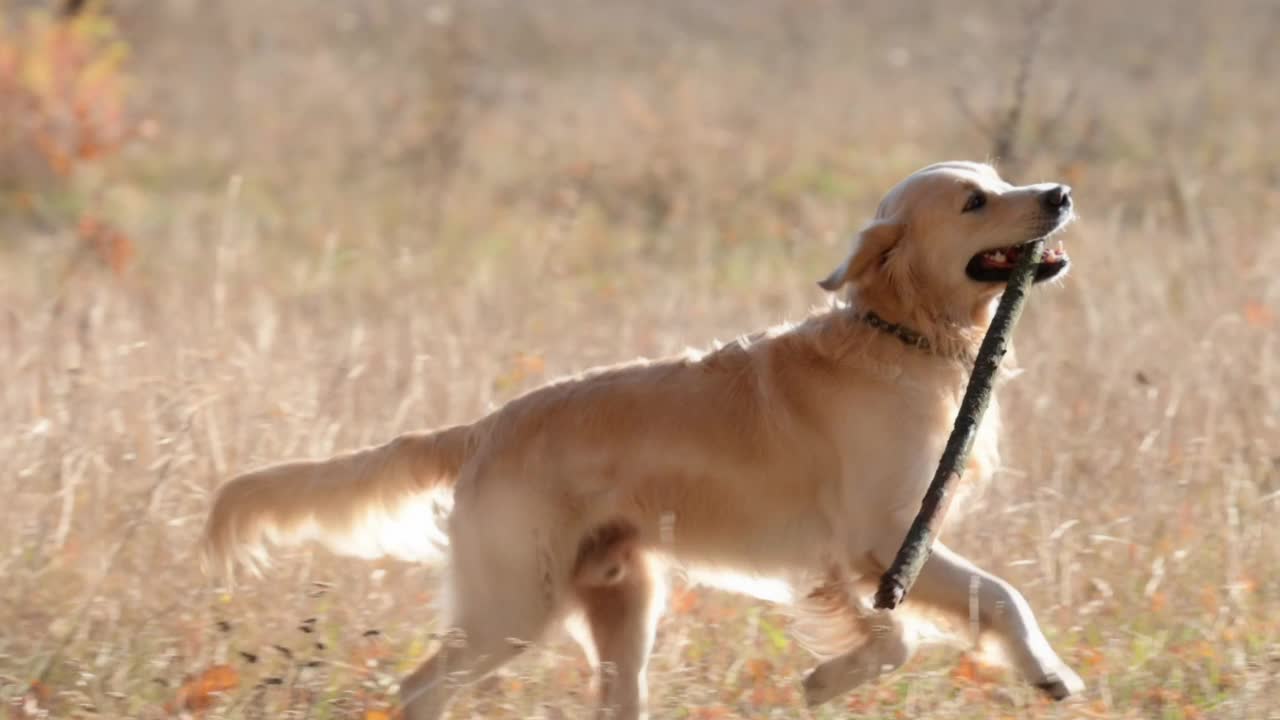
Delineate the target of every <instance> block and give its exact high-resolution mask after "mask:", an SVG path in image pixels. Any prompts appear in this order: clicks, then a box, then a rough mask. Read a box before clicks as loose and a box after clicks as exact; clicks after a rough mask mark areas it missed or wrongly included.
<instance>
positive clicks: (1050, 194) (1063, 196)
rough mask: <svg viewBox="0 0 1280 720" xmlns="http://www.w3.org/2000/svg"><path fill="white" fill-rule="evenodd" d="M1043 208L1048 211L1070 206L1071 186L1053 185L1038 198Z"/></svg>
mask: <svg viewBox="0 0 1280 720" xmlns="http://www.w3.org/2000/svg"><path fill="white" fill-rule="evenodd" d="M1040 198H1041V200H1042V201H1043V202H1044V205H1045V207H1047V208H1049V209H1050V210H1061V209H1062V208H1065V207H1067V206H1069V205H1071V186H1070V185H1054V186H1053V187H1051V188H1049V189H1048V190H1045V191H1044V194H1043V195H1041V196H1040Z"/></svg>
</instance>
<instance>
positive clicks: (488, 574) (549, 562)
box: [400, 503, 569, 720]
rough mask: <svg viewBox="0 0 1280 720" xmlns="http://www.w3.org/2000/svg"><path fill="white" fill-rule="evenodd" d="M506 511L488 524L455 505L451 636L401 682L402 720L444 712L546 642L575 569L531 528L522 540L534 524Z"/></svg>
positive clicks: (432, 719) (432, 718)
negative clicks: (559, 561) (468, 689)
mask: <svg viewBox="0 0 1280 720" xmlns="http://www.w3.org/2000/svg"><path fill="white" fill-rule="evenodd" d="M502 510H503V508H497V509H496V510H495V509H494V508H492V507H489V508H486V509H485V513H486V515H487V520H488V521H487V522H481V521H480V520H478V519H477V518H476V514H475V513H473V512H471V508H470V507H468V506H467V505H465V504H463V503H459V505H458V506H457V507H456V508H455V510H454V514H453V517H452V518H451V519H450V525H451V528H450V565H449V571H448V572H449V583H448V584H447V586H446V592H447V596H446V597H447V602H446V618H445V619H444V628H445V633H444V637H443V639H442V641H441V642H440V645H439V648H438V649H437V650H436V652H435V654H433V655H432V656H431V657H430V658H428V659H427V661H426V662H424V663H423V664H422V665H421V666H420V667H419V668H418V669H417V670H415V671H414V672H413V673H412V674H410V675H409V676H408V677H406V678H405V679H404V680H403V681H402V682H401V684H400V699H401V709H402V711H403V717H404V720H436V719H437V718H439V717H441V715H443V713H444V711H445V708H446V706H447V705H448V704H449V701H450V700H451V699H452V697H453V696H454V695H455V694H456V693H457V692H458V690H459V689H460V688H461V687H462V686H464V685H468V684H471V683H475V682H478V681H479V680H481V679H483V678H484V677H485V676H487V675H488V674H489V673H491V672H493V671H494V670H496V669H498V668H499V667H501V666H502V665H503V664H504V663H506V662H507V661H509V660H511V659H512V658H514V657H515V656H516V655H518V654H520V652H521V651H522V650H523V649H525V648H526V647H527V646H528V645H529V644H531V643H533V642H536V641H538V640H540V639H541V638H542V636H543V634H544V633H545V631H546V629H547V628H548V627H549V626H550V625H552V624H553V623H554V622H555V621H556V620H558V619H559V614H560V612H561V606H562V605H564V604H565V602H566V601H567V600H568V580H569V568H568V567H557V566H556V565H555V555H554V553H552V552H551V551H550V549H549V548H548V547H546V546H545V545H543V544H542V542H541V541H540V540H539V539H538V538H537V533H535V532H533V531H532V530H530V532H529V534H528V540H526V541H525V542H517V541H516V539H517V538H520V537H522V535H523V530H525V529H528V526H527V524H525V523H521V522H520V518H503V517H502V515H503V513H502ZM525 517H537V515H536V513H529V514H528V515H526V516H525ZM504 520H506V521H505V522H504ZM495 526H496V527H501V528H502V531H501V532H495V531H494V530H493V528H494V527H495Z"/></svg>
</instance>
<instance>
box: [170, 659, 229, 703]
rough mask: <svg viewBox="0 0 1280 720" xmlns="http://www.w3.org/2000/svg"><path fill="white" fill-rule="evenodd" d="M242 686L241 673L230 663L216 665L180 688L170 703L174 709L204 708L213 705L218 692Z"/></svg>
mask: <svg viewBox="0 0 1280 720" xmlns="http://www.w3.org/2000/svg"><path fill="white" fill-rule="evenodd" d="M239 686H240V673H238V672H236V669H235V668H233V667H231V666H230V665H214V666H212V667H210V668H209V669H208V670H205V671H204V672H202V673H200V674H199V675H198V676H196V677H195V678H192V679H191V680H188V681H187V682H185V683H183V685H182V687H180V688H178V696H177V697H176V698H175V699H174V701H173V703H171V705H170V711H173V710H203V709H205V708H207V707H209V706H210V705H213V701H214V699H215V698H214V695H215V694H216V693H221V692H226V691H228V690H234V689H236V688H237V687H239Z"/></svg>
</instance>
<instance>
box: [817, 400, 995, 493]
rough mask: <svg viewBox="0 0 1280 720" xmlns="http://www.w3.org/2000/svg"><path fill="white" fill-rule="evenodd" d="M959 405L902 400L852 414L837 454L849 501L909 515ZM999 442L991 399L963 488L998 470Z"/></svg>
mask: <svg viewBox="0 0 1280 720" xmlns="http://www.w3.org/2000/svg"><path fill="white" fill-rule="evenodd" d="M959 401H960V398H959V397H954V398H953V397H940V396H939V395H929V394H925V393H919V394H904V395H898V396H896V397H893V398H883V399H882V400H881V402H875V403H872V404H871V405H870V406H864V407H863V408H861V410H862V412H851V413H850V415H849V416H847V418H846V420H847V430H846V433H845V434H844V437H845V439H846V443H847V444H846V449H845V451H844V452H842V453H841V456H842V463H843V467H842V472H841V474H842V476H843V478H844V486H845V490H846V492H847V493H848V499H849V501H850V502H851V503H852V504H856V505H863V506H874V507H879V508H882V509H893V510H897V509H910V511H911V512H914V510H915V509H916V508H918V507H919V503H920V499H921V498H922V497H923V495H924V492H925V490H926V489H927V488H928V485H929V482H930V481H931V480H932V479H933V476H934V473H935V472H936V470H937V468H938V463H939V461H940V460H941V458H942V453H943V450H944V449H945V447H946V444H947V440H948V438H949V437H950V435H951V432H952V429H953V428H954V426H955V419H956V413H957V412H958V410H959V405H960V402H959ZM999 437H1000V417H999V407H998V404H997V403H996V401H995V399H994V398H992V401H991V405H990V406H989V407H988V409H987V412H986V413H985V414H984V416H983V418H982V420H981V422H980V423H979V426H978V430H977V432H976V434H975V436H974V439H973V444H972V445H971V448H970V453H969V457H968V459H967V460H966V463H965V466H964V474H963V478H962V480H963V485H964V486H973V485H980V484H982V483H985V482H986V481H987V480H988V479H989V478H990V476H991V475H992V473H993V472H994V471H995V470H996V468H997V467H998V466H999V463H1000V451H999ZM868 501H870V502H869V503H868Z"/></svg>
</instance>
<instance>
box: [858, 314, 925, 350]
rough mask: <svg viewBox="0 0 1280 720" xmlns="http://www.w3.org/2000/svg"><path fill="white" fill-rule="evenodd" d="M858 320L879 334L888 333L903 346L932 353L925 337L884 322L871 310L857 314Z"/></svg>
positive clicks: (903, 327) (897, 325)
mask: <svg viewBox="0 0 1280 720" xmlns="http://www.w3.org/2000/svg"><path fill="white" fill-rule="evenodd" d="M858 319H859V320H861V321H862V322H864V323H866V324H868V325H870V326H871V327H873V328H875V329H877V330H879V331H880V332H884V333H889V334H890V335H892V336H894V337H896V338H898V339H899V340H901V341H902V342H903V344H905V345H908V346H910V347H913V348H918V349H920V350H924V351H925V352H932V351H933V345H932V344H931V343H930V342H929V338H927V337H925V336H924V335H921V334H920V333H918V332H916V331H915V330H912V329H911V328H909V327H906V326H905V325H899V324H897V323H891V322H889V321H888V320H885V319H884V318H882V317H880V316H879V315H877V314H875V312H874V311H872V310H867V311H866V312H863V313H858Z"/></svg>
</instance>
